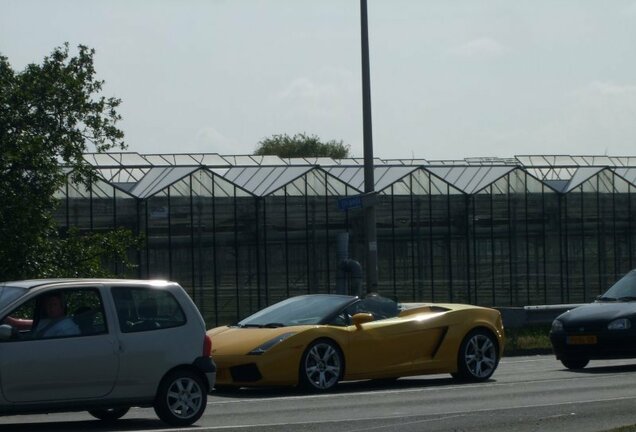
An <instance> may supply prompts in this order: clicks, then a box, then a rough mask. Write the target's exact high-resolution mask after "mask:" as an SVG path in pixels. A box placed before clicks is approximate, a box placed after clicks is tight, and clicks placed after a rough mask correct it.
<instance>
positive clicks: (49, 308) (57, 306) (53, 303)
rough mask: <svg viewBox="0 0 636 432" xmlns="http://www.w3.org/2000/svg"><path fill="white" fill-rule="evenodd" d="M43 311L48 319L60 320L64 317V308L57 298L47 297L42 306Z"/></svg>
mask: <svg viewBox="0 0 636 432" xmlns="http://www.w3.org/2000/svg"><path fill="white" fill-rule="evenodd" d="M44 310H45V311H46V315H47V316H48V317H49V318H53V319H56V318H60V317H62V316H64V308H63V307H62V301H61V300H60V298H59V297H48V298H47V299H46V302H45V304H44Z"/></svg>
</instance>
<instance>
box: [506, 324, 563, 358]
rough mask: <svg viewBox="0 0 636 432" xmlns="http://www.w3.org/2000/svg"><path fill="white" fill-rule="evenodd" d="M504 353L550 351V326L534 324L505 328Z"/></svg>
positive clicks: (518, 353) (524, 353) (543, 352)
mask: <svg viewBox="0 0 636 432" xmlns="http://www.w3.org/2000/svg"><path fill="white" fill-rule="evenodd" d="M505 334H506V340H505V345H504V355H506V356H508V355H528V354H537V353H542V354H546V353H551V352H552V344H551V343H550V326H549V325H547V326H546V325H536V326H526V327H521V328H506V329H505Z"/></svg>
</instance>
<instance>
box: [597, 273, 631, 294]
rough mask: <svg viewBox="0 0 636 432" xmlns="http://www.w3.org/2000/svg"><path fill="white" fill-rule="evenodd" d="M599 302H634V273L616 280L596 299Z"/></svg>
mask: <svg viewBox="0 0 636 432" xmlns="http://www.w3.org/2000/svg"><path fill="white" fill-rule="evenodd" d="M598 300H599V301H636V271H631V272H629V273H627V274H626V275H625V276H623V277H622V278H621V279H619V280H618V282H616V283H615V284H614V285H612V287H611V288H610V289H608V290H607V292H605V294H603V295H602V296H600V297H599V298H598Z"/></svg>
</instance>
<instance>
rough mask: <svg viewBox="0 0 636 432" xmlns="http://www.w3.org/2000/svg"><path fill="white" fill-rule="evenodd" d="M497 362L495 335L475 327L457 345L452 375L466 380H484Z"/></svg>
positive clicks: (497, 353)
mask: <svg viewBox="0 0 636 432" xmlns="http://www.w3.org/2000/svg"><path fill="white" fill-rule="evenodd" d="M498 364H499V348H498V346H497V340H496V339H495V336H494V335H493V334H492V333H491V332H489V331H487V330H485V329H476V330H473V331H471V332H470V333H468V335H466V337H465V338H464V340H463V341H462V344H461V345H460V347H459V353H458V355H457V373H454V374H453V377H455V378H458V379H461V380H466V381H485V380H487V379H488V378H490V377H491V376H492V374H493V373H494V372H495V369H497V365H498Z"/></svg>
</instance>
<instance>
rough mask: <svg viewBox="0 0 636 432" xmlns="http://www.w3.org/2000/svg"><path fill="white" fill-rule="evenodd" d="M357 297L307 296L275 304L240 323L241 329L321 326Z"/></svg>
mask: <svg viewBox="0 0 636 432" xmlns="http://www.w3.org/2000/svg"><path fill="white" fill-rule="evenodd" d="M354 299H355V297H350V296H342V295H322V294H317V295H306V296H299V297H292V298H289V299H287V300H283V301H282V302H279V303H276V304H273V305H271V306H269V307H267V308H265V309H263V310H261V311H259V312H256V313H255V314H254V315H251V316H249V317H247V318H245V319H244V320H242V321H240V322H239V323H238V324H237V325H238V326H239V327H285V326H292V325H303V324H320V323H322V322H323V321H324V320H325V319H326V318H328V317H330V316H331V315H332V314H334V313H335V312H337V311H339V310H341V309H342V308H343V307H345V306H346V305H347V304H349V303H351V302H352V301H353V300H354Z"/></svg>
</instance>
